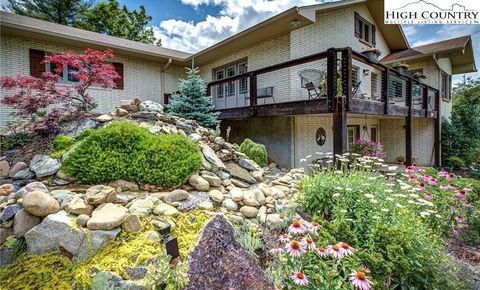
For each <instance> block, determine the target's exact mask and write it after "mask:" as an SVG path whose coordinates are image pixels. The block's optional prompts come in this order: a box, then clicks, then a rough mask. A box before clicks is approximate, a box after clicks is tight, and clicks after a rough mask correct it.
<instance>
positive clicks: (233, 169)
mask: <svg viewBox="0 0 480 290" xmlns="http://www.w3.org/2000/svg"><path fill="white" fill-rule="evenodd" d="M226 166H227V170H228V171H229V172H230V175H232V176H233V177H235V178H238V179H240V180H242V181H245V182H248V183H250V184H254V183H256V181H255V178H253V177H252V176H251V175H250V173H248V171H247V170H246V169H245V168H242V167H240V166H238V165H237V164H235V163H228V164H227V165H226Z"/></svg>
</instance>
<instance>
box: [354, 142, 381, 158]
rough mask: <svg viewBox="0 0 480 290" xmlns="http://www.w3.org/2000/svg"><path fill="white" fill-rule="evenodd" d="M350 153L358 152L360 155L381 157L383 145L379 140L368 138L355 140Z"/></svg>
mask: <svg viewBox="0 0 480 290" xmlns="http://www.w3.org/2000/svg"><path fill="white" fill-rule="evenodd" d="M349 152H350V153H356V154H360V155H362V156H370V157H383V145H382V144H381V143H380V142H376V141H370V140H359V139H358V140H356V141H355V143H354V144H353V146H352V148H351V149H350V150H349Z"/></svg>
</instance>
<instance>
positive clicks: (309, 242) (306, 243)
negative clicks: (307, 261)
mask: <svg viewBox="0 0 480 290" xmlns="http://www.w3.org/2000/svg"><path fill="white" fill-rule="evenodd" d="M302 246H303V247H304V248H305V249H307V250H315V242H314V241H313V239H312V238H311V237H305V238H303V239H302Z"/></svg>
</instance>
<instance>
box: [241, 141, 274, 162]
mask: <svg viewBox="0 0 480 290" xmlns="http://www.w3.org/2000/svg"><path fill="white" fill-rule="evenodd" d="M239 149H240V152H242V153H244V154H246V155H247V156H248V157H250V158H251V159H252V160H253V161H255V162H257V164H258V165H260V166H262V167H264V166H267V164H268V155H267V149H266V148H265V145H262V144H259V143H255V142H253V141H252V140H250V139H248V138H247V139H245V140H244V141H243V142H242V144H240V147H239Z"/></svg>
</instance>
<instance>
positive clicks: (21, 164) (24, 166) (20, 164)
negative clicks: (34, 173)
mask: <svg viewBox="0 0 480 290" xmlns="http://www.w3.org/2000/svg"><path fill="white" fill-rule="evenodd" d="M27 168H28V166H27V164H26V163H25V162H21V161H20V162H17V163H15V164H14V165H13V166H12V168H10V171H9V172H8V176H10V177H11V178H13V177H14V176H15V175H16V174H17V173H18V172H19V171H21V170H24V169H27Z"/></svg>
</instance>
